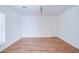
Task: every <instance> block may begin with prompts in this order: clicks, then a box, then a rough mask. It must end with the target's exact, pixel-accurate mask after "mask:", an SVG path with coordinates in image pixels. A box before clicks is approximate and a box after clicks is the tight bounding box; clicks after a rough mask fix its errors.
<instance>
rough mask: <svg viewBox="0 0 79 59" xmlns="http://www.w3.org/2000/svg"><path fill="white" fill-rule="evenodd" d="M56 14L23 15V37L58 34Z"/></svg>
mask: <svg viewBox="0 0 79 59" xmlns="http://www.w3.org/2000/svg"><path fill="white" fill-rule="evenodd" d="M57 20H58V19H57V17H56V16H31V15H30V16H23V18H22V26H23V30H22V34H23V37H51V36H55V35H56V26H57V24H56V22H57Z"/></svg>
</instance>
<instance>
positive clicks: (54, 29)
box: [0, 5, 79, 53]
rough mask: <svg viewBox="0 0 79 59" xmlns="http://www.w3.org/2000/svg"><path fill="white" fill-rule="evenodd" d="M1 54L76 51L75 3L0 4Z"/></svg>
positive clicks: (77, 18)
mask: <svg viewBox="0 0 79 59" xmlns="http://www.w3.org/2000/svg"><path fill="white" fill-rule="evenodd" d="M0 52H1V53H78V52H79V6H78V5H0Z"/></svg>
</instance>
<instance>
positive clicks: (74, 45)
mask: <svg viewBox="0 0 79 59" xmlns="http://www.w3.org/2000/svg"><path fill="white" fill-rule="evenodd" d="M57 37H59V38H60V39H62V40H63V41H65V42H67V43H69V44H70V45H72V46H73V47H75V48H77V49H79V47H78V46H77V45H76V44H73V43H72V42H70V41H68V40H66V39H65V38H64V37H62V36H60V35H57Z"/></svg>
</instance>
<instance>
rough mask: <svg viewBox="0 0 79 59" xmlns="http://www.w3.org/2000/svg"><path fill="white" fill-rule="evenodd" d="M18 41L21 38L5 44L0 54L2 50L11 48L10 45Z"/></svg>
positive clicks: (0, 49)
mask: <svg viewBox="0 0 79 59" xmlns="http://www.w3.org/2000/svg"><path fill="white" fill-rule="evenodd" d="M20 39H21V37H20V38H17V40H15V41H12V42H11V43H9V44H6V45H5V46H4V47H2V48H0V52H2V51H3V50H4V49H6V48H7V47H9V46H11V45H12V44H14V43H15V42H17V41H18V40H20Z"/></svg>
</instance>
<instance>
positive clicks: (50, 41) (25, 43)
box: [3, 37, 79, 53]
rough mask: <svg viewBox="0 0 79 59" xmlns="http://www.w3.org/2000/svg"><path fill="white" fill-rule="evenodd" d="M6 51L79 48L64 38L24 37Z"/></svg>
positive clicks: (20, 51)
mask: <svg viewBox="0 0 79 59" xmlns="http://www.w3.org/2000/svg"><path fill="white" fill-rule="evenodd" d="M3 52H4V53H64V52H65V53H66V52H70V53H73V52H79V50H78V49H77V48H75V47H73V46H71V45H70V44H68V43H66V42H64V41H63V40H61V39H59V38H57V37H52V38H23V39H21V40H19V41H18V42H16V43H15V44H13V45H12V46H10V47H8V48H7V49H5V50H4V51H3Z"/></svg>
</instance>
